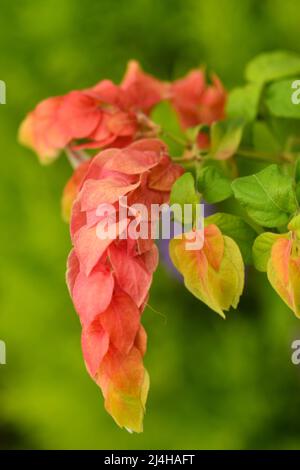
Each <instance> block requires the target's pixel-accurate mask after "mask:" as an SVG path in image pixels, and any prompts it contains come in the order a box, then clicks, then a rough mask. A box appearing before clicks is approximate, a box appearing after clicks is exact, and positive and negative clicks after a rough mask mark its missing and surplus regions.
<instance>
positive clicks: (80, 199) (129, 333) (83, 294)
mask: <svg viewBox="0 0 300 470" xmlns="http://www.w3.org/2000/svg"><path fill="white" fill-rule="evenodd" d="M84 171H85V176H84V178H83V180H82V181H81V183H80V188H78V189H79V193H78V196H77V198H76V200H75V202H74V205H73V211H72V218H71V236H72V242H73V247H74V248H73V250H72V251H71V253H70V256H69V260H68V273H67V281H68V286H69V290H70V294H71V296H72V299H73V302H74V306H75V309H76V311H77V312H78V315H79V317H80V321H81V324H82V329H83V332H82V350H83V355H84V359H85V362H86V366H87V369H88V371H89V373H90V375H91V376H92V378H93V379H94V380H95V381H96V383H97V384H98V385H99V386H100V388H101V390H102V393H103V396H104V399H105V407H106V409H107V411H108V412H109V413H110V414H111V415H112V416H113V418H114V419H115V421H116V422H117V423H118V424H119V425H120V426H121V427H125V428H127V429H129V430H132V431H136V432H140V431H141V430H142V421H143V415H144V411H145V404H146V398H147V392H148V387H149V377H148V374H147V371H146V370H145V368H144V366H143V355H144V353H145V350H146V333H145V331H144V329H143V327H142V326H141V323H140V317H141V314H142V312H143V310H144V308H145V305H146V302H147V299H148V293H149V289H150V286H151V282H152V275H153V272H154V271H155V269H156V266H157V262H158V253H157V248H156V245H155V244H154V242H153V240H152V239H149V240H144V242H145V243H140V242H141V240H139V239H137V240H136V239H134V238H131V237H130V233H127V237H126V239H124V238H123V237H121V235H122V234H124V231H127V229H128V226H129V223H130V221H131V220H130V219H131V214H130V213H129V214H128V216H127V215H126V217H122V215H121V211H120V208H119V198H120V197H122V196H127V200H128V205H129V207H132V205H133V204H137V203H143V204H146V205H148V206H149V205H151V203H157V204H162V203H163V202H167V201H168V200H169V195H170V190H171V187H172V185H173V183H174V182H175V180H176V179H177V178H178V177H179V176H180V175H181V174H182V171H183V170H182V169H181V167H180V166H178V165H175V164H173V163H172V162H171V160H170V158H169V156H168V154H167V148H166V146H165V144H163V142H161V141H159V140H140V141H137V142H135V143H133V144H131V145H130V146H129V147H126V148H124V149H120V150H119V149H109V150H105V151H103V152H100V153H99V154H98V155H97V156H96V157H94V158H93V160H92V161H91V163H90V165H89V167H88V169H87V171H86V169H84ZM108 204H110V205H115V207H116V211H117V213H118V217H117V219H113V220H110V215H111V214H110V213H109V209H108V210H107V211H106V212H105V211H103V210H101V211H99V207H100V208H102V209H103V208H106V207H108ZM105 205H107V206H105ZM104 212H105V215H104ZM103 223H104V224H106V226H108V225H110V226H116V234H117V236H116V238H115V239H114V238H110V237H107V238H104V239H100V238H99V234H98V232H97V230H98V229H99V224H100V226H101V227H103V225H101V224H103Z"/></svg>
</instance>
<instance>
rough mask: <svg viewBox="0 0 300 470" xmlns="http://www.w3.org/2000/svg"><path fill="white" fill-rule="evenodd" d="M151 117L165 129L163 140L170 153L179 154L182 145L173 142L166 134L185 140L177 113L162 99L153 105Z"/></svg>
mask: <svg viewBox="0 0 300 470" xmlns="http://www.w3.org/2000/svg"><path fill="white" fill-rule="evenodd" d="M151 119H152V120H153V121H154V122H155V124H158V125H160V126H161V127H162V129H163V130H164V131H165V133H166V135H165V136H164V141H165V142H166V143H167V144H168V147H169V150H170V154H172V155H176V154H180V153H181V152H182V146H181V145H179V144H178V143H176V142H174V139H172V138H171V137H169V136H168V134H170V135H172V136H174V137H175V138H178V139H180V140H185V134H184V132H183V131H182V129H181V127H180V125H179V121H178V118H177V114H176V113H175V111H174V109H173V108H172V106H171V105H170V103H168V102H167V101H162V102H161V103H159V104H158V105H157V106H155V108H154V110H153V112H152V113H151Z"/></svg>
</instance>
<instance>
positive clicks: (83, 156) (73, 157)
mask: <svg viewBox="0 0 300 470" xmlns="http://www.w3.org/2000/svg"><path fill="white" fill-rule="evenodd" d="M65 153H66V156H67V159H68V161H69V163H70V165H71V167H72V168H73V169H74V170H76V168H78V167H79V165H80V164H81V163H83V162H85V161H86V160H89V156H88V155H87V153H85V152H84V151H83V150H74V149H72V148H71V147H69V146H67V147H66V148H65Z"/></svg>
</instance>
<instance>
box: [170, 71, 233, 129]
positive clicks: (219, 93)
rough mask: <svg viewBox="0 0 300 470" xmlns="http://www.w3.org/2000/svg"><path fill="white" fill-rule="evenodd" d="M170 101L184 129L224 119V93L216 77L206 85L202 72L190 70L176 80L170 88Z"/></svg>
mask: <svg viewBox="0 0 300 470" xmlns="http://www.w3.org/2000/svg"><path fill="white" fill-rule="evenodd" d="M170 100H171V102H172V104H173V106H174V108H175V110H176V111H177V113H178V114H179V118H180V122H181V125H182V127H183V128H184V129H185V128H188V127H194V126H197V125H199V124H208V125H210V124H212V123H213V122H214V121H218V120H220V119H223V118H224V108H225V103H226V91H225V89H224V87H223V85H222V83H221V81H220V80H219V78H218V77H217V76H216V75H213V76H212V84H211V85H207V83H206V80H205V73H204V71H203V70H192V71H191V72H189V73H188V74H187V75H186V76H185V77H184V78H181V79H179V80H176V81H175V82H174V83H173V84H172V85H171V87H170Z"/></svg>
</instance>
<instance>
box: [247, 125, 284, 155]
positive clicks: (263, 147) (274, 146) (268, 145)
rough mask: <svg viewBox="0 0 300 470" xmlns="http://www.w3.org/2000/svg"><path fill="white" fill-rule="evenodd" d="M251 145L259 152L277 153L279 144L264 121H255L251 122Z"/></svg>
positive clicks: (279, 148) (279, 149) (279, 147)
mask: <svg viewBox="0 0 300 470" xmlns="http://www.w3.org/2000/svg"><path fill="white" fill-rule="evenodd" d="M252 132H253V146H254V148H255V149H256V150H257V151H259V152H269V153H273V154H278V153H279V152H280V151H281V145H280V143H279V142H278V140H277V139H276V137H275V136H274V134H273V133H272V132H271V130H270V128H269V127H268V125H267V124H266V123H265V122H261V121H256V122H255V123H254V124H253V130H252Z"/></svg>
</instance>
